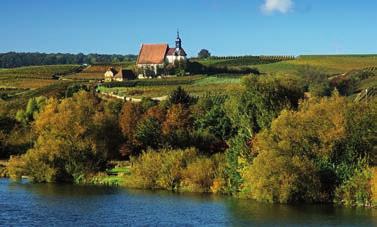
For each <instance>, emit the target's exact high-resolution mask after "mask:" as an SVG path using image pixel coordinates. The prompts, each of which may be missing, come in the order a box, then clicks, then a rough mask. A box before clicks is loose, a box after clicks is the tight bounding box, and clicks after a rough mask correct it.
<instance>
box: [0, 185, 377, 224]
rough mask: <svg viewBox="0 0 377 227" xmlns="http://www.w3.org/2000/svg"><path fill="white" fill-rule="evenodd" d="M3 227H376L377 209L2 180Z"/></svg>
mask: <svg viewBox="0 0 377 227" xmlns="http://www.w3.org/2000/svg"><path fill="white" fill-rule="evenodd" d="M0 225H1V226H51V225H55V226H79V225H82V226H117V225H119V226H120V225H121V226H125V225H126V226H127V225H131V226H140V225H141V226H150V225H152V226H156V225H158V226H262V225H267V226H268V225H272V226H277V225H278V226H288V225H289V226H291V225H296V226H302V225H305V226H309V225H312V226H314V225H322V226H323V225H347V226H377V210H374V209H347V208H336V207H332V206H318V205H300V206H286V205H271V204H262V203H256V202H253V201H247V200H238V199H233V198H229V197H216V196H208V195H198V194H173V193H168V192H147V191H133V190H126V189H121V188H110V187H93V186H74V185H56V184H55V185H54V184H29V183H17V182H11V181H9V180H7V179H0Z"/></svg>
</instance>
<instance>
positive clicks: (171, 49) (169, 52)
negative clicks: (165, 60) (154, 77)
mask: <svg viewBox="0 0 377 227" xmlns="http://www.w3.org/2000/svg"><path fill="white" fill-rule="evenodd" d="M174 54H175V48H169V50H168V53H167V54H166V55H168V56H171V55H174Z"/></svg>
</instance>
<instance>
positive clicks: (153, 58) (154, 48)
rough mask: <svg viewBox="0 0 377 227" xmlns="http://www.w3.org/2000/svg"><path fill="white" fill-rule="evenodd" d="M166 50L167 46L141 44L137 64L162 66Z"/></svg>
mask: <svg viewBox="0 0 377 227" xmlns="http://www.w3.org/2000/svg"><path fill="white" fill-rule="evenodd" d="M168 49H169V46H168V44H143V45H142V46H141V49H140V53H139V56H138V58H137V64H163V63H164V61H165V55H166V52H167V51H168Z"/></svg>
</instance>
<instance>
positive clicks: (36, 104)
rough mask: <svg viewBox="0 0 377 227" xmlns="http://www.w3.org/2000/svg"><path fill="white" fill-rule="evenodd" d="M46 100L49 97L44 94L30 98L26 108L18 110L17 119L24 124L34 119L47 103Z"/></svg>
mask: <svg viewBox="0 0 377 227" xmlns="http://www.w3.org/2000/svg"><path fill="white" fill-rule="evenodd" d="M46 101H47V98H46V97H44V96H40V97H37V98H31V99H29V101H28V103H27V106H26V110H19V111H17V114H16V120H17V121H19V122H21V123H22V124H24V125H26V124H28V123H29V122H31V121H33V120H34V119H35V118H36V116H37V115H38V113H39V112H40V111H41V110H42V108H43V106H44V105H45V104H46Z"/></svg>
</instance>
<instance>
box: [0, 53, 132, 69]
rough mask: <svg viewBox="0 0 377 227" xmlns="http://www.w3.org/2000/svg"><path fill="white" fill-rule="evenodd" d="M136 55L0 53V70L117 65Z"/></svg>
mask: <svg viewBox="0 0 377 227" xmlns="http://www.w3.org/2000/svg"><path fill="white" fill-rule="evenodd" d="M136 57H137V56H136V55H132V54H129V55H119V54H83V53H79V54H66V53H52V54H46V53H17V52H8V53H0V68H14V67H21V66H33V65H62V64H98V63H119V62H124V61H130V60H135V59H136Z"/></svg>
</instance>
